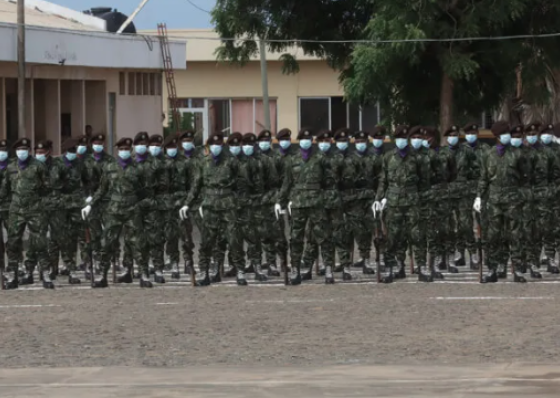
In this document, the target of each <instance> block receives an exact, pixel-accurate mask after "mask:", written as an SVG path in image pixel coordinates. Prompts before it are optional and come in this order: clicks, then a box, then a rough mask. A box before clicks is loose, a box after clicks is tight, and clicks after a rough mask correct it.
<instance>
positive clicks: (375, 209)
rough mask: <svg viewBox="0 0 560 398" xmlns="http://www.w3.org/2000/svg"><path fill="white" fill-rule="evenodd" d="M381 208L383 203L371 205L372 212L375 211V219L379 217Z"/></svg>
mask: <svg viewBox="0 0 560 398" xmlns="http://www.w3.org/2000/svg"><path fill="white" fill-rule="evenodd" d="M380 207H381V203H379V202H373V204H372V205H371V211H373V218H376V217H377V212H378V209H379V208H380Z"/></svg>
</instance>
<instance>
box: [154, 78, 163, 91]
mask: <svg viewBox="0 0 560 398" xmlns="http://www.w3.org/2000/svg"><path fill="white" fill-rule="evenodd" d="M162 81H163V79H162V77H161V73H156V95H162V92H163V86H162V84H163V83H162Z"/></svg>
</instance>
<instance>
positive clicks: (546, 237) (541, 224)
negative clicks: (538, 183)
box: [523, 197, 555, 264]
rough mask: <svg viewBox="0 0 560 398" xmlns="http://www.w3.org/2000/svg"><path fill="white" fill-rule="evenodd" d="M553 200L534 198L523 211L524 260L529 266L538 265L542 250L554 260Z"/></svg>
mask: <svg viewBox="0 0 560 398" xmlns="http://www.w3.org/2000/svg"><path fill="white" fill-rule="evenodd" d="M553 202H554V200H553V199H551V198H547V197H544V198H535V199H534V200H532V201H530V202H527V203H526V204H525V206H524V210H523V222H524V226H523V231H524V234H525V235H524V236H525V238H526V239H525V242H526V245H525V248H524V255H523V257H524V259H526V260H527V261H528V262H529V263H531V264H539V261H540V256H541V252H542V249H543V247H544V250H545V254H546V256H547V257H549V258H554V255H555V250H554V228H555V219H554V208H553Z"/></svg>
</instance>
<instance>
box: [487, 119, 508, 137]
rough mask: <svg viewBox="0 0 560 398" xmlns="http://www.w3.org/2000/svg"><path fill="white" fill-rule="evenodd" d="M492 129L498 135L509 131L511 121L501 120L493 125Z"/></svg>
mask: <svg viewBox="0 0 560 398" xmlns="http://www.w3.org/2000/svg"><path fill="white" fill-rule="evenodd" d="M491 131H492V134H494V136H496V137H498V136H500V135H502V134H506V133H509V123H508V122H506V121H505V120H500V121H498V122H496V123H494V124H493V125H492V128H491Z"/></svg>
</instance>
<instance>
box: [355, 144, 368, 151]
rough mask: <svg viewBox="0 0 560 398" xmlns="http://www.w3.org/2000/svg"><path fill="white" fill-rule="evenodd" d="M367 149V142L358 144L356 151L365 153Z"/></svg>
mask: <svg viewBox="0 0 560 398" xmlns="http://www.w3.org/2000/svg"><path fill="white" fill-rule="evenodd" d="M366 149H367V144H366V143H365V142H358V143H356V150H357V151H358V152H365V151H366Z"/></svg>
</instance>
